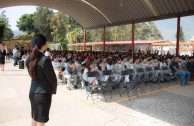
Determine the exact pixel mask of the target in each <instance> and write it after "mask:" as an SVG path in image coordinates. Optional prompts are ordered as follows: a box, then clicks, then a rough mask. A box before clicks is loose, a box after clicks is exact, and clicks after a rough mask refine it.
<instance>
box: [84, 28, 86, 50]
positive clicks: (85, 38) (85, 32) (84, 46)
mask: <svg viewBox="0 0 194 126" xmlns="http://www.w3.org/2000/svg"><path fill="white" fill-rule="evenodd" d="M84 51H86V30H84Z"/></svg>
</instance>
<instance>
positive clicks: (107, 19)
mask: <svg viewBox="0 0 194 126" xmlns="http://www.w3.org/2000/svg"><path fill="white" fill-rule="evenodd" d="M81 1H82V2H84V3H85V4H87V5H89V6H90V7H91V8H93V9H95V10H96V11H98V12H99V13H100V14H101V15H102V16H103V17H104V18H105V19H106V21H107V22H108V23H109V24H112V22H111V20H110V19H109V18H108V17H107V16H106V15H105V14H104V13H103V12H102V11H101V10H99V9H98V8H97V7H95V6H94V5H92V4H91V3H89V2H88V1H86V0H81Z"/></svg>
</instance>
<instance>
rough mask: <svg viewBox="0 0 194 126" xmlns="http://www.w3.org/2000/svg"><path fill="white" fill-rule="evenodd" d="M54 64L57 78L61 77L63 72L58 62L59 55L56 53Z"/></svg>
mask: <svg viewBox="0 0 194 126" xmlns="http://www.w3.org/2000/svg"><path fill="white" fill-rule="evenodd" d="M52 66H53V69H54V71H55V74H56V76H57V79H59V77H60V75H62V72H61V64H60V63H59V62H58V57H57V56H56V55H55V56H53V61H52Z"/></svg>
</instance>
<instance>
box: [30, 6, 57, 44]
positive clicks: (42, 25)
mask: <svg viewBox="0 0 194 126" xmlns="http://www.w3.org/2000/svg"><path fill="white" fill-rule="evenodd" d="M53 14H54V12H53V10H52V9H49V8H45V7H37V8H36V12H35V15H34V21H33V25H34V27H35V29H38V33H40V34H43V35H44V36H45V37H46V38H47V40H49V41H53V38H52V36H51V32H53V29H52V28H51V27H50V24H51V19H50V18H51V17H52V15H53Z"/></svg>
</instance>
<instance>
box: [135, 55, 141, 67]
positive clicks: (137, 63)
mask: <svg viewBox="0 0 194 126" xmlns="http://www.w3.org/2000/svg"><path fill="white" fill-rule="evenodd" d="M142 67H143V66H142V63H140V58H139V57H137V58H136V60H135V63H134V68H135V69H137V68H142Z"/></svg>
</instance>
